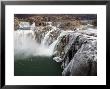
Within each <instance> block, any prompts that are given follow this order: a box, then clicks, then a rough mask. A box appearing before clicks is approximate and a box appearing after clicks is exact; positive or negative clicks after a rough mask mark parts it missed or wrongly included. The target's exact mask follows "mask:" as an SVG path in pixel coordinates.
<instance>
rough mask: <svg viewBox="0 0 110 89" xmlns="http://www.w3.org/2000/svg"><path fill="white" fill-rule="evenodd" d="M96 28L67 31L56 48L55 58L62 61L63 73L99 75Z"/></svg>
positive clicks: (70, 74) (69, 74)
mask: <svg viewBox="0 0 110 89" xmlns="http://www.w3.org/2000/svg"><path fill="white" fill-rule="evenodd" d="M96 34H97V33H96V30H95V29H89V28H88V29H87V30H78V31H74V32H65V33H64V35H62V36H61V37H60V38H59V41H58V43H57V44H56V46H55V49H54V55H53V56H54V58H53V59H54V60H55V61H57V62H62V68H63V69H64V70H63V72H62V75H68V76H89V75H91V76H94V75H97V40H96V36H97V35H96Z"/></svg>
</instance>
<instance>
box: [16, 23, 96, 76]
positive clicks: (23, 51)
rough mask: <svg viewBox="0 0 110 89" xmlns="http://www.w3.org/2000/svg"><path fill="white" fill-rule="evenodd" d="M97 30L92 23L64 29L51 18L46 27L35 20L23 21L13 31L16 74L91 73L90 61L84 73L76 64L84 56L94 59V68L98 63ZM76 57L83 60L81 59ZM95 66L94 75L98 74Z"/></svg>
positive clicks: (87, 58)
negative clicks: (33, 21)
mask: <svg viewBox="0 0 110 89" xmlns="http://www.w3.org/2000/svg"><path fill="white" fill-rule="evenodd" d="M96 33H97V32H96V28H91V26H90V25H87V26H85V27H84V28H77V29H75V30H71V29H67V30H66V31H64V30H63V29H59V28H58V27H57V26H52V23H51V22H48V25H47V26H45V27H36V26H35V23H33V24H32V25H29V24H28V23H22V24H21V25H20V29H18V30H16V31H14V57H15V62H14V63H15V67H14V70H15V72H14V74H15V75H18V76H19V75H20V76H21V75H24V76H25V75H30V76H36V75H39V76H42V75H43V76H47V75H48V76H57V75H88V71H91V68H89V67H90V66H91V64H90V65H89V64H87V66H88V68H89V69H87V70H88V71H86V72H84V73H83V70H81V71H82V73H79V72H80V68H79V69H78V70H79V72H78V73H76V70H77V68H76V66H77V67H79V64H80V63H82V60H83V59H85V60H86V61H88V60H89V59H90V60H92V62H94V63H95V64H93V67H92V68H95V67H96V64H97V63H96V56H97V55H96V54H97V52H96V49H97V46H96V44H97V41H96V37H97V34H96ZM87 48H88V50H86V49H87ZM83 53H84V54H83ZM88 53H89V54H88ZM85 54H86V56H85ZM77 55H78V56H77ZM80 56H81V57H80ZM77 60H78V61H79V60H81V61H79V63H78V62H77ZM86 61H85V63H86ZM77 63H78V64H77ZM76 64H77V65H76ZM83 64H84V63H83ZM83 64H81V65H83ZM61 67H62V69H63V70H62V69H61ZM75 68H76V69H75ZM96 69H97V68H96ZM96 69H95V72H93V71H92V73H91V75H94V74H96ZM84 70H85V69H84ZM73 71H74V72H73ZM75 73H76V74H75ZM89 75H90V74H89Z"/></svg>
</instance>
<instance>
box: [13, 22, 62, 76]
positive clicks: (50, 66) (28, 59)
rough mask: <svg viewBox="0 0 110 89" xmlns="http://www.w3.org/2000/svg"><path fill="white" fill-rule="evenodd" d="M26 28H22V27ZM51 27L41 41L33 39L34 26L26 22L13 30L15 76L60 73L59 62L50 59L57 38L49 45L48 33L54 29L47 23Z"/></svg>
mask: <svg viewBox="0 0 110 89" xmlns="http://www.w3.org/2000/svg"><path fill="white" fill-rule="evenodd" d="M24 26H25V27H26V28H23V27H24ZM49 27H51V28H52V29H51V30H50V31H47V32H46V34H45V36H44V37H43V39H40V40H41V43H38V42H37V39H35V36H36V34H35V31H34V30H35V26H34V24H32V25H31V26H29V24H28V23H23V24H21V25H20V29H18V30H16V31H14V58H15V62H14V63H15V67H14V71H15V72H14V74H15V76H21V75H25V76H28V75H30V76H35V75H36V76H37V75H38V76H42V75H44V76H47V75H48V76H49V75H50V76H55V75H56V76H57V75H61V72H62V70H61V66H60V65H61V64H60V65H59V63H57V62H55V61H54V60H53V59H52V55H53V51H54V47H55V45H56V43H57V40H55V41H53V42H52V43H51V44H50V45H49V44H48V43H49V41H50V40H49V35H50V33H51V32H53V31H55V30H56V27H53V26H51V25H50V24H49ZM27 28H29V29H27Z"/></svg>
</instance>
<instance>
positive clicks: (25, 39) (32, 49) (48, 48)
mask: <svg viewBox="0 0 110 89" xmlns="http://www.w3.org/2000/svg"><path fill="white" fill-rule="evenodd" d="M49 26H51V27H52V29H51V30H50V31H48V32H47V34H46V35H45V36H44V38H43V39H42V42H41V44H39V43H37V41H36V40H35V34H34V30H33V29H35V24H32V26H31V29H30V30H20V29H19V30H16V31H15V32H14V51H15V56H18V57H19V56H24V57H27V56H51V55H52V54H53V49H54V46H55V44H56V43H57V40H56V41H54V42H53V43H52V44H51V45H46V44H48V41H47V40H48V39H49V35H50V33H51V32H52V31H54V30H56V29H57V28H56V27H54V26H52V25H50V24H49Z"/></svg>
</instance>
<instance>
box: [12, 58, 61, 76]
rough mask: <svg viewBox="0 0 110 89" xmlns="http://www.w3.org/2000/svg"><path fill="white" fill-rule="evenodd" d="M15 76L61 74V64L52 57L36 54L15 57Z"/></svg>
mask: <svg viewBox="0 0 110 89" xmlns="http://www.w3.org/2000/svg"><path fill="white" fill-rule="evenodd" d="M14 75H15V76H61V75H62V69H61V64H60V63H57V62H55V61H54V60H52V57H42V56H34V57H28V58H15V61H14Z"/></svg>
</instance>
